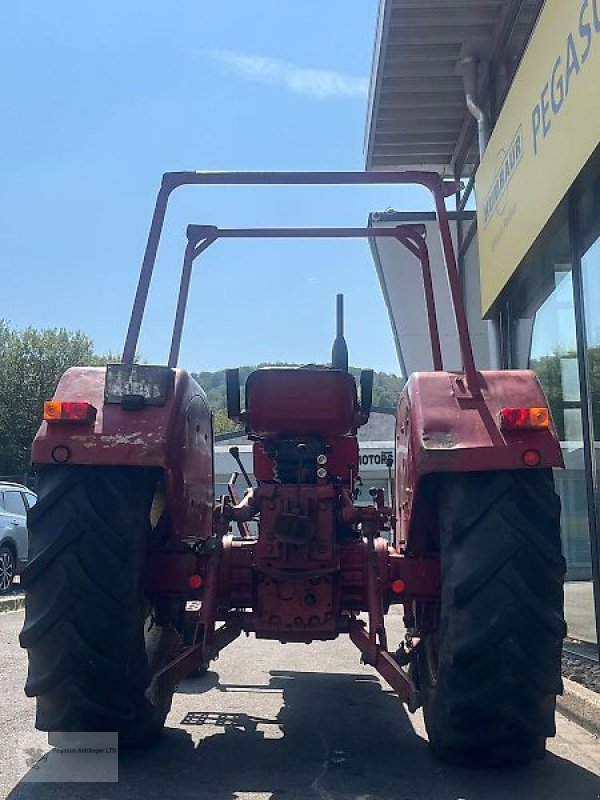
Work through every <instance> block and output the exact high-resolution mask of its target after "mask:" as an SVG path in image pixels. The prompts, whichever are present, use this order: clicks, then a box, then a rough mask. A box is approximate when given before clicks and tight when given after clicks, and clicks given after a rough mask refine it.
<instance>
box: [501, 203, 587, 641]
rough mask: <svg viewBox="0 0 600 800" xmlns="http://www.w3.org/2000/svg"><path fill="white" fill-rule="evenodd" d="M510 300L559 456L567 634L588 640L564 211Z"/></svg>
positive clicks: (516, 358) (516, 351)
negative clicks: (546, 406) (561, 462)
mask: <svg viewBox="0 0 600 800" xmlns="http://www.w3.org/2000/svg"><path fill="white" fill-rule="evenodd" d="M599 277H600V276H599ZM597 280H598V278H597ZM509 306H510V316H511V320H512V321H513V324H512V337H511V338H512V342H511V357H512V362H511V363H512V365H513V366H514V367H516V368H525V367H529V368H530V369H533V370H535V372H536V373H537V375H538V378H539V380H540V383H541V384H542V387H543V389H544V391H545V393H546V396H547V398H548V403H549V406H550V409H551V412H552V417H553V419H554V422H555V424H556V428H557V431H558V435H559V438H560V443H561V449H562V453H563V458H564V461H565V469H564V470H563V469H556V470H555V471H554V480H555V484H556V490H557V492H558V494H559V495H560V498H561V504H562V518H561V529H562V538H563V551H564V555H565V558H566V560H567V583H566V589H565V614H566V618H567V626H568V634H569V636H570V637H571V638H573V639H577V640H582V641H587V642H594V641H595V640H596V634H595V615H594V605H593V596H592V561H591V553H590V525H589V519H588V503H587V483H586V470H585V461H584V452H583V425H582V413H581V391H580V380H579V363H578V355H577V337H576V327H575V305H574V293H573V274H572V265H571V243H570V237H569V228H568V224H567V221H566V214H565V213H563V216H562V218H557V220H555V223H554V225H553V227H552V228H551V230H550V231H549V232H548V233H547V234H546V235H545V236H544V237H543V238H542V239H541V240H540V242H539V244H538V245H537V246H536V248H535V249H534V251H532V253H531V254H530V255H529V256H528V258H527V260H526V262H525V263H524V264H523V265H521V267H520V269H519V272H518V275H517V276H516V277H515V280H513V281H512V282H511V287H510V295H509Z"/></svg>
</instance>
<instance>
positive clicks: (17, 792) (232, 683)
mask: <svg viewBox="0 0 600 800" xmlns="http://www.w3.org/2000/svg"><path fill="white" fill-rule="evenodd" d="M22 619H23V615H22V613H21V612H13V613H7V614H3V615H1V616H0V653H1V654H2V655H1V661H0V726H1V727H0V730H1V731H2V736H1V737H0V770H1V775H0V797H1V798H9V799H10V800H58V799H59V798H60V799H61V800H142V798H143V800H170V798H173V799H174V800H175V799H176V800H192V798H193V800H234V799H235V800H250V799H252V800H258V799H259V798H260V800H263V799H264V800H267V799H268V800H296V799H297V800H304V799H305V798H306V799H307V800H308V798H310V799H311V800H351V799H352V800H460V799H461V798H462V800H538V798H539V800H558V798H560V800H564V798H565V797H566V798H568V800H598V798H600V741H599V740H598V739H597V738H596V737H595V736H593V735H592V734H590V733H587V732H586V731H584V730H583V729H582V728H579V727H578V726H577V725H575V724H574V723H573V722H570V721H568V720H566V719H564V718H562V717H560V716H559V717H558V720H557V723H558V724H557V736H556V738H555V739H553V740H551V741H550V744H549V753H548V755H547V756H546V758H545V759H544V760H543V761H540V762H536V763H535V764H532V765H530V766H527V767H522V768H519V769H508V770H506V769H505V770H468V769H462V768H457V767H450V766H447V765H444V764H441V763H439V762H437V761H436V760H435V759H434V758H433V757H432V756H431V754H430V752H429V749H428V745H427V740H426V734H425V729H424V725H423V719H422V716H421V714H420V713H417V714H416V715H414V716H413V715H409V714H408V712H407V711H406V710H405V709H404V707H403V706H402V705H401V704H400V702H399V701H398V699H397V698H396V696H395V695H394V693H393V692H392V691H390V690H389V689H388V687H387V686H386V685H385V684H384V683H383V682H382V681H380V680H379V679H378V678H377V676H376V674H375V673H374V671H373V670H372V669H370V668H369V667H365V666H362V665H361V664H360V663H359V658H358V651H357V650H356V649H355V648H354V646H353V645H352V644H351V643H350V642H349V641H348V640H346V639H345V638H341V639H339V640H338V641H336V642H326V643H317V644H313V645H309V646H307V645H280V644H278V643H274V642H257V641H255V640H254V639H253V638H242V639H239V640H238V641H237V642H234V643H233V644H232V645H231V646H230V647H229V648H228V649H227V650H226V651H225V652H224V653H223V654H222V656H221V658H220V659H219V660H218V661H217V662H216V663H215V666H214V669H211V671H210V672H209V673H208V674H207V675H205V676H204V677H202V678H198V679H194V680H187V681H185V682H184V683H183V684H182V685H181V687H180V688H179V690H178V692H177V694H176V695H175V699H174V702H173V709H172V711H171V714H170V715H169V718H168V720H167V729H166V731H165V733H164V735H163V737H162V738H161V741H160V743H159V744H157V745H155V746H154V747H152V748H151V749H149V750H147V751H139V752H130V753H123V754H121V755H120V758H119V780H118V782H117V783H35V782H29V779H30V778H31V776H32V775H33V774H34V772H33V771H34V769H35V766H31V757H30V756H31V754H34V756H35V757H36V758H37V757H39V756H40V755H41V754H42V753H43V752H45V751H47V750H48V745H47V742H46V736H45V734H43V733H40V732H39V731H35V729H34V703H33V701H31V700H29V699H28V698H26V697H25V695H24V694H23V688H22V687H23V683H24V680H25V674H26V656H25V653H24V652H23V651H21V650H20V649H19V646H18V642H17V635H18V632H19V630H20V627H21V625H22ZM390 628H391V634H392V635H391V638H392V640H393V639H394V638H395V637H399V636H400V635H401V627H400V618H399V616H398V615H395V616H393V617H392V619H391V625H390ZM26 753H29V754H30V756H29V757H26V756H25V754H26ZM28 762H29V766H28Z"/></svg>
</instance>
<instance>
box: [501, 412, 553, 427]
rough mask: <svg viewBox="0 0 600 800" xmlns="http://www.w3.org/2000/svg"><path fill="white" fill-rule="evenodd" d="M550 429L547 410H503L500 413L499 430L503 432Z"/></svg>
mask: <svg viewBox="0 0 600 800" xmlns="http://www.w3.org/2000/svg"><path fill="white" fill-rule="evenodd" d="M549 427H550V411H549V410H548V409H547V408H537V407H534V408H503V409H502V410H501V411H500V428H501V429H502V430H503V431H514V430H543V429H546V428H549Z"/></svg>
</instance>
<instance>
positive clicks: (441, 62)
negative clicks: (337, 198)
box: [365, 0, 543, 175]
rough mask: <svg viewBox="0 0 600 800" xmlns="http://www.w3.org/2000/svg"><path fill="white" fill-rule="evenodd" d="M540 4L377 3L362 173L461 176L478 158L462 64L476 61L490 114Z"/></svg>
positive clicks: (537, 0)
mask: <svg viewBox="0 0 600 800" xmlns="http://www.w3.org/2000/svg"><path fill="white" fill-rule="evenodd" d="M542 5H543V0H380V3H379V13H378V23H377V31H376V37H375V47H374V53H373V67H372V73H371V86H370V92H369V105H368V114H367V125H366V141H365V150H366V168H367V169H368V170H375V169H377V170H380V169H386V168H389V169H394V168H406V169H409V168H411V169H412V168H419V169H421V168H423V169H433V170H435V171H436V172H441V173H443V174H446V175H455V174H460V175H465V174H467V172H468V171H469V170H468V168H469V167H470V166H472V165H474V164H475V163H476V161H477V156H478V153H477V147H476V141H475V140H476V137H475V136H474V132H475V120H474V119H473V117H472V116H471V115H470V113H469V112H468V111H467V108H466V104H465V94H464V87H463V79H462V75H461V68H460V62H461V60H462V59H463V58H465V57H467V56H475V57H476V58H478V59H479V60H480V62H481V63H482V66H484V68H483V69H482V70H481V71H480V77H481V83H480V92H481V95H482V97H483V99H484V101H485V103H486V105H488V107H489V108H490V111H491V114H492V117H493V116H494V114H495V112H496V109H497V108H499V106H500V103H501V101H502V99H503V97H504V95H505V94H506V91H507V89H508V86H509V84H510V80H511V79H512V75H513V74H514V71H515V69H516V66H517V64H518V62H519V61H520V59H521V56H522V54H523V51H524V49H525V46H526V44H527V42H528V40H529V37H530V35H531V31H532V30H533V27H534V25H535V22H536V20H537V17H538V15H539V12H540V10H541V7H542ZM492 87H493V89H494V91H492ZM494 94H495V95H496V96H495V97H494ZM465 168H467V169H465Z"/></svg>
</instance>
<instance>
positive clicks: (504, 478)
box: [21, 172, 565, 765]
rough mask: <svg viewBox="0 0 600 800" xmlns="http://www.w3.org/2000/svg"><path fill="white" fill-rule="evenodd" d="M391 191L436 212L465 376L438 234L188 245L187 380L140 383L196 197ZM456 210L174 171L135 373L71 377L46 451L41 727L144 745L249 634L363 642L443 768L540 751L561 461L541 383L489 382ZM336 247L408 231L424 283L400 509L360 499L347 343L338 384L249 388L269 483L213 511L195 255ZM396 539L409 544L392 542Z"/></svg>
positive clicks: (128, 360)
mask: <svg viewBox="0 0 600 800" xmlns="http://www.w3.org/2000/svg"><path fill="white" fill-rule="evenodd" d="M371 183H387V184H408V183H411V184H420V185H422V186H425V187H427V188H428V189H429V190H430V191H431V193H432V196H433V200H434V203H435V207H436V211H437V219H438V223H439V230H440V235H441V241H442V246H443V252H444V256H445V263H446V269H447V276H448V281H449V286H450V294H451V297H452V301H453V305H454V311H455V319H456V329H457V335H458V338H459V341H460V346H461V350H462V358H463V370H462V371H460V372H448V371H444V369H443V365H442V355H441V347H440V339H439V335H438V329H437V323H436V310H435V298H434V293H433V288H432V279H431V270H430V264H429V258H428V251H427V246H426V242H425V238H424V232H423V230H422V229H421V228H419V227H418V226H398V227H397V228H393V229H373V228H326V229H300V228H298V229H296V228H294V229H272V228H270V229H269V228H268V229H235V230H232V229H221V228H217V227H213V226H197V225H193V226H190V227H189V228H188V231H187V237H188V243H187V247H186V250H185V257H184V262H183V270H182V274H181V283H180V292H179V302H178V306H177V312H176V318H175V324H174V330H173V337H172V345H171V352H170V356H169V362H168V364H167V365H166V366H150V365H140V364H136V363H134V354H135V350H136V345H137V340H138V334H139V330H140V325H141V321H142V316H143V311H144V307H145V303H146V298H147V294H148V290H149V286H150V279H151V276H152V271H153V266H154V261H155V257H156V251H157V247H158V241H159V238H160V234H161V229H162V225H163V221H164V217H165V212H166V207H167V200H168V198H169V195H170V194H171V192H172V191H173V190H174V189H175V188H177V187H179V186H183V185H189V184H195V185H207V184H371ZM456 189H457V186H456V184H455V183H452V182H445V181H443V180H442V179H441V178H440V177H439V176H438V175H435V174H433V173H420V172H419V173H417V172H411V173H395V172H381V173H376V172H372V173H250V174H249V173H196V172H192V173H187V172H185V173H169V174H167V175H165V176H164V178H163V183H162V187H161V190H160V192H159V196H158V200H157V204H156V209H155V213H154V217H153V220H152V225H151V228H150V234H149V239H148V244H147V248H146V253H145V257H144V261H143V265H142V269H141V274H140V279H139V284H138V290H137V294H136V298H135V302H134V306H133V311H132V316H131V320H130V325H129V331H128V334H127V340H126V343H125V348H124V352H123V357H122V362H121V363H119V364H109V365H108V366H107V367H106V368H97V367H96V368H86V367H77V368H72V369H69V370H67V372H66V373H65V374H64V375H63V376H62V378H61V379H60V382H59V384H58V387H57V389H56V393H55V395H54V398H53V400H52V401H50V402H48V403H46V404H45V409H44V421H43V423H42V425H41V427H40V429H39V432H38V434H37V436H36V438H35V441H34V443H33V463H34V465H35V468H36V471H37V477H38V490H39V501H38V504H37V505H36V506H35V508H33V509H32V511H31V512H30V516H29V531H30V557H31V560H30V564H29V566H28V567H27V570H26V572H25V574H24V576H23V585H24V588H25V592H26V595H27V605H26V618H25V625H24V628H23V631H22V633H21V644H22V646H23V647H26V648H27V650H28V654H29V674H28V678H27V684H26V692H27V694H28V695H29V696H35V697H36V698H37V718H36V725H37V727H38V728H39V729H41V730H45V731H117V732H118V734H119V740H120V743H121V745H122V746H134V745H141V744H146V743H149V742H150V741H151V740H152V739H154V738H155V737H156V736H157V735H158V733H159V732H160V730H161V729H162V727H163V725H164V722H165V718H166V716H167V713H168V711H169V708H170V705H171V700H172V695H173V692H174V690H175V688H176V686H177V683H178V682H179V681H181V680H182V678H184V677H185V676H186V675H189V674H190V673H192V672H194V671H196V672H197V671H202V670H205V669H206V668H207V667H208V665H209V664H210V662H211V661H212V660H213V659H215V658H216V657H217V655H218V654H219V652H220V651H221V650H222V649H223V648H224V647H225V646H226V645H227V644H229V643H230V642H232V641H233V640H234V639H235V638H236V637H237V636H239V635H240V634H241V633H242V632H252V633H254V635H255V636H256V637H257V638H258V639H275V640H279V641H282V642H307V643H308V642H311V641H314V640H323V639H335V638H337V637H338V636H340V635H342V634H343V635H348V636H349V637H350V638H351V640H352V641H353V642H354V643H355V644H356V646H357V647H358V649H359V650H360V652H361V654H362V659H363V661H364V662H365V663H367V664H370V665H371V666H372V667H374V668H375V669H376V670H377V671H378V672H379V673H380V674H381V675H382V676H383V677H384V678H385V680H386V681H387V682H388V683H389V684H390V685H391V686H392V687H393V689H394V690H395V691H396V692H397V694H398V696H399V698H400V699H401V700H402V701H404V702H406V703H407V705H408V708H409V709H410V710H411V711H415V710H416V709H418V708H419V707H421V706H422V707H423V710H424V715H425V722H426V726H427V731H428V734H429V738H430V741H431V745H432V747H433V750H434V752H435V753H436V754H437V755H439V756H440V757H442V758H445V759H448V760H452V761H457V762H463V763H475V764H478V765H482V764H487V765H496V764H511V763H517V762H527V761H529V760H531V759H534V758H538V757H540V756H542V755H543V753H544V750H545V743H546V738H547V737H549V736H552V735H553V734H554V731H555V728H554V708H555V696H556V694H558V693H560V692H561V671H560V657H561V645H562V639H563V636H564V634H565V623H564V620H563V610H562V609H563V595H562V593H563V588H562V584H563V576H564V571H565V562H564V559H563V557H562V555H561V543H560V504H559V500H558V497H557V495H556V493H555V491H554V487H553V480H552V468H553V467H557V466H561V465H562V458H561V452H560V447H559V443H558V440H557V436H556V431H555V429H554V426H553V423H552V419H551V417H550V414H549V410H548V403H547V401H546V399H545V397H544V394H543V392H542V389H541V388H540V385H539V383H538V381H537V379H536V376H535V375H534V373H533V372H530V371H510V370H507V371H484V372H480V371H477V370H476V368H475V365H474V361H473V355H472V350H471V345H470V340H469V335H468V329H467V323H466V318H465V313H464V310H463V305H462V299H461V291H460V281H459V275H458V271H457V266H456V261H455V256H454V252H453V247H452V241H451V237H450V230H449V226H448V217H447V213H446V208H445V198H446V197H448V196H450V195H451V194H453V193H454V192H455V191H456ZM327 236H329V237H374V236H390V237H393V238H395V239H397V241H398V243H399V245H401V246H403V247H405V248H407V249H408V250H409V251H410V252H411V253H412V254H413V255H414V257H415V263H420V266H421V274H422V280H423V287H424V297H425V302H426V311H427V317H428V321H429V327H430V334H431V347H432V357H433V365H434V371H432V372H423V373H416V374H414V375H411V376H410V378H409V380H408V382H407V384H406V386H405V388H404V390H403V392H402V395H401V397H400V401H399V404H398V410H397V416H396V436H395V502H394V508H389V507H386V505H385V503H384V498H383V495H382V493H381V492H373V504H372V505H371V506H368V507H365V506H362V507H361V506H357V505H356V503H355V502H354V496H355V495H354V487H355V482H356V479H357V465H358V463H359V459H358V445H357V436H356V434H357V429H358V428H359V426H361V425H363V424H364V423H365V422H366V421H367V419H368V416H369V411H370V406H371V389H372V373H369V372H368V371H367V372H363V374H362V376H361V380H360V397H359V396H358V392H357V388H356V385H355V381H354V379H353V378H352V376H351V375H350V374H349V373H348V371H347V352H346V351H345V346H344V343H343V341H342V340H341V339H340V338H339V337H338V339H337V340H336V345H335V347H334V356H333V363H332V366H331V367H303V368H298V369H281V368H274V369H262V370H258V371H256V372H254V373H252V374H251V375H250V376H249V378H248V380H247V382H246V386H245V402H244V407H243V408H242V407H241V403H240V387H239V377H238V374H237V372H236V371H235V370H230V371H228V373H227V384H228V386H227V388H228V411H229V415H230V417H231V418H232V419H236V420H238V421H241V422H242V423H243V425H244V426H245V428H246V431H247V433H248V435H249V437H250V439H251V440H252V441H253V443H254V444H253V455H254V470H253V471H254V475H255V478H256V481H257V485H256V486H253V487H252V488H250V489H248V490H247V491H246V493H245V495H244V497H243V498H242V499H241V500H240V499H238V497H237V496H236V494H235V489H234V487H233V485H231V486H230V495H229V496H227V497H222V498H218V499H217V501H216V503H215V498H214V489H213V432H212V422H211V412H210V410H209V407H208V404H207V400H206V396H205V394H204V392H203V391H202V389H201V388H200V387H199V386H198V384H197V383H195V381H194V380H193V379H192V378H191V377H190V376H189V374H188V373H186V372H185V371H184V370H181V369H177V368H176V364H177V359H178V353H179V344H180V340H181V334H182V330H183V320H184V315H185V306H186V301H187V295H188V290H189V284H190V277H191V272H192V267H193V263H194V260H195V259H196V257H197V256H198V255H200V253H201V252H202V251H204V250H205V249H206V248H207V247H209V246H211V245H212V244H214V243H215V242H216V241H217V240H218V239H222V238H249V237H284V238H291V237H327ZM250 521H253V522H252V524H249V523H250ZM390 528H391V531H392V543H391V544H390V543H389V542H388V540H387V538H384V537H383V536H381V535H380V534H381V533H382V531H384V530H389V529H390ZM232 529H234V530H235V531H236V535H235V536H233V535H231V533H230V531H231V530H232ZM254 530H256V533H253V532H252V531H254ZM190 601H195V603H193V604H191V605H193V606H194V607H195V608H196V609H197V610H195V611H193V612H192V611H190V610H189V608H190ZM392 604H401V605H402V606H403V614H404V624H405V627H406V636H405V639H404V640H403V641H402V642H394V643H390V642H388V638H387V636H386V628H385V615H386V612H387V611H388V610H389V608H390V606H391V605H392ZM361 615H362V616H361Z"/></svg>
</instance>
